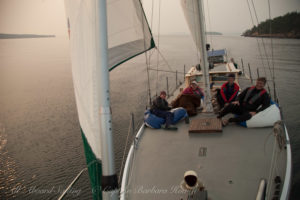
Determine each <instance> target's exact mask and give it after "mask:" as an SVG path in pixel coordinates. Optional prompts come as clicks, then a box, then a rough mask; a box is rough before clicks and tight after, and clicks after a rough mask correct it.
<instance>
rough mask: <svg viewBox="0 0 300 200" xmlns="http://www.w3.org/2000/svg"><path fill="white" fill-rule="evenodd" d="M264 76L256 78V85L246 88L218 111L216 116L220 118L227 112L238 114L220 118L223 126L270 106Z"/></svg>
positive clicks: (239, 120) (246, 117) (240, 120)
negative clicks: (235, 99)
mask: <svg viewBox="0 0 300 200" xmlns="http://www.w3.org/2000/svg"><path fill="white" fill-rule="evenodd" d="M265 84H266V78H264V77H260V78H258V79H257V80H256V85H255V86H252V87H248V88H246V89H245V90H244V91H243V92H242V93H241V94H240V95H239V96H238V100H237V101H234V102H232V103H231V104H229V105H228V106H226V107H224V109H223V110H222V111H221V112H220V114H219V116H218V118H222V117H223V116H225V115H227V114H228V113H233V114H237V115H239V116H238V117H234V118H229V119H228V120H222V123H223V125H224V126H226V125H227V124H228V123H229V122H237V123H239V122H243V121H246V120H249V119H250V118H251V117H253V116H254V115H256V114H257V113H258V112H261V111H263V110H264V109H266V108H267V107H269V106H270V96H269V94H268V93H267V91H266V90H265V89H264V87H265Z"/></svg>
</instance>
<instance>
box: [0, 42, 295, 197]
mask: <svg viewBox="0 0 300 200" xmlns="http://www.w3.org/2000/svg"><path fill="white" fill-rule="evenodd" d="M211 41H212V43H211ZM264 41H265V43H266V48H267V50H268V53H269V55H271V52H270V48H269V47H270V41H271V40H270V39H265V40H264ZM208 42H210V43H211V46H212V48H214V49H219V48H227V51H228V54H229V56H230V57H234V58H235V60H236V61H237V62H238V64H239V65H240V58H243V60H244V63H245V65H246V64H247V63H250V65H251V67H252V68H253V71H252V72H253V73H254V74H256V67H262V61H261V60H260V55H259V52H258V50H257V44H256V39H255V38H243V37H239V36H212V37H208ZM273 46H274V61H275V63H274V64H275V74H276V77H275V78H276V83H277V88H278V95H279V100H280V104H281V106H282V108H283V115H284V117H285V119H284V120H285V121H286V123H287V128H288V131H289V135H290V138H291V143H292V151H293V158H292V159H293V191H292V196H291V199H298V198H300V194H299V190H298V191H297V189H298V188H299V187H300V174H299V170H298V169H299V167H300V159H299V156H297V155H298V153H299V151H300V136H299V131H297V130H299V128H300V118H299V114H298V113H299V112H300V105H299V95H300V90H299V84H300V79H299V75H300V59H299V55H300V40H292V39H273ZM160 51H161V52H162V53H163V55H164V57H165V58H166V60H167V61H168V64H169V66H170V67H168V66H167V64H166V63H165V62H164V61H163V59H160V60H159V69H162V70H170V68H172V69H173V70H178V72H183V65H186V71H187V70H188V69H189V68H190V66H191V65H193V64H196V63H197V60H198V57H197V53H196V49H195V47H194V44H193V41H192V39H191V38H190V37H189V36H163V37H161V38H160ZM150 54H151V55H152V56H151V68H156V66H157V62H156V58H157V55H156V52H153V53H152V52H150ZM263 60H264V65H265V66H266V67H267V62H266V58H265V57H263ZM240 66H241V65H240ZM266 71H267V72H268V71H269V70H268V69H267V70H266ZM246 72H248V71H246ZM260 74H261V75H264V70H262V69H260ZM0 75H1V77H0V80H1V82H0V83H1V84H0V199H56V198H57V197H58V196H59V195H60V193H61V192H62V191H63V190H64V189H65V188H66V187H67V185H68V184H69V183H70V182H71V181H72V179H73V178H74V177H75V176H76V175H77V174H78V173H79V172H80V171H81V170H82V169H83V168H85V167H86V164H85V157H84V151H83V145H82V140H81V134H80V128H79V122H78V116H77V111H76V105H75V99H74V91H73V84H72V76H71V65H70V57H69V46H68V39H67V38H64V37H58V38H37V39H11V40H0ZM150 75H151V82H152V84H151V93H152V95H154V94H155V93H156V84H155V82H156V81H157V80H158V82H159V84H158V91H160V90H162V89H164V90H165V89H166V78H165V76H168V77H169V85H171V88H170V91H172V90H173V89H174V85H175V75H174V74H169V73H159V78H157V77H156V75H157V74H156V72H155V71H151V73H150ZM254 76H256V75H254ZM267 76H268V77H270V75H269V72H268V73H267ZM110 80H111V85H110V86H111V99H112V102H111V104H112V114H113V131H114V132H113V133H114V139H115V140H114V145H115V154H116V166H117V172H119V170H120V166H121V161H122V156H123V151H124V148H125V141H126V137H127V132H128V127H129V121H130V113H131V112H133V113H134V114H135V124H136V125H137V124H139V123H140V122H141V121H142V117H143V112H144V109H145V107H146V105H147V102H148V100H147V75H146V65H145V55H144V54H143V55H140V56H138V57H136V58H134V59H132V60H130V61H128V62H126V63H124V64H122V65H121V66H119V67H118V68H116V69H115V70H113V71H112V72H110ZM178 80H179V81H183V74H181V73H179V74H178ZM130 138H131V139H132V135H131V137H130ZM130 141H131V140H130ZM127 151H128V148H127ZM68 198H73V199H91V192H90V183H89V180H88V175H87V173H84V174H83V176H82V177H81V178H80V179H79V181H78V182H77V183H76V184H75V186H74V188H73V189H72V190H71V192H70V193H69V194H68Z"/></svg>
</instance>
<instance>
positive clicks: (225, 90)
mask: <svg viewBox="0 0 300 200" xmlns="http://www.w3.org/2000/svg"><path fill="white" fill-rule="evenodd" d="M227 80H228V81H227V82H226V83H224V84H223V85H222V87H221V89H220V90H218V93H217V100H218V103H219V105H220V107H221V108H223V107H224V106H227V105H229V103H231V102H233V101H235V100H236V99H237V96H238V92H239V89H240V87H239V86H238V84H236V83H235V82H234V80H235V75H234V74H229V75H228V79H227Z"/></svg>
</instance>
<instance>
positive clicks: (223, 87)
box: [221, 82, 240, 103]
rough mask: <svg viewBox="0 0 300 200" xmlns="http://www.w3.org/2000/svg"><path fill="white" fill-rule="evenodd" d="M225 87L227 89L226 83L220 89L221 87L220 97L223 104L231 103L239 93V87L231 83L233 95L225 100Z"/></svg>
mask: <svg viewBox="0 0 300 200" xmlns="http://www.w3.org/2000/svg"><path fill="white" fill-rule="evenodd" d="M227 87H228V82H227V83H225V84H223V85H222V87H221V96H222V98H223V100H224V102H225V103H229V102H231V101H232V100H233V98H234V97H235V96H236V95H237V93H238V92H239V89H240V87H239V86H238V85H237V84H236V83H233V94H232V95H231V97H230V98H229V99H228V100H227V98H226V95H225V93H226V90H227Z"/></svg>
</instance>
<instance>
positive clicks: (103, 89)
mask: <svg viewBox="0 0 300 200" xmlns="http://www.w3.org/2000/svg"><path fill="white" fill-rule="evenodd" d="M103 5H106V6H103ZM101 6H102V7H101ZM105 7H106V9H105ZM65 10H66V16H67V21H68V26H69V37H70V48H71V61H72V74H73V84H74V90H75V98H76V105H77V111H78V116H79V122H80V126H81V132H82V138H83V142H84V149H85V154H86V160H87V163H88V170H89V175H90V180H91V184H92V189H93V198H94V199H101V198H102V194H101V190H103V188H101V180H100V178H101V176H102V175H103V176H104V173H106V174H105V175H107V174H108V175H113V174H110V173H115V172H114V169H113V170H110V169H106V168H105V167H103V165H104V163H105V162H108V163H110V165H111V166H112V168H114V164H113V160H114V157H113V153H111V152H106V149H107V147H108V146H112V141H111V139H108V140H107V141H108V142H107V141H101V138H103V135H105V136H104V137H106V138H109V137H110V138H111V136H110V135H111V114H110V103H109V76H108V70H112V69H113V68H115V67H116V66H118V65H119V64H121V63H123V62H125V61H126V60H128V59H130V58H132V57H134V56H136V55H138V54H141V53H143V52H145V51H147V50H149V49H151V48H153V47H154V42H153V38H152V34H151V32H150V29H149V26H148V23H147V21H146V18H145V14H144V11H143V8H142V6H141V3H140V1H139V0H107V3H106V2H105V0H65ZM106 13H107V15H105V14H106ZM103 15H104V17H103ZM106 18H107V21H106ZM101 19H105V22H103V21H102V22H101ZM106 23H107V26H106ZM106 27H107V30H106ZM100 43H101V44H100ZM103 47H104V48H103ZM107 58H108V59H107ZM104 68H105V69H104ZM103 76H104V77H103ZM103 79H105V81H103ZM107 135H109V137H107ZM103 155H105V158H104V156H103ZM107 157H108V158H107ZM107 177H108V178H110V177H109V176H107ZM107 177H105V178H107Z"/></svg>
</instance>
